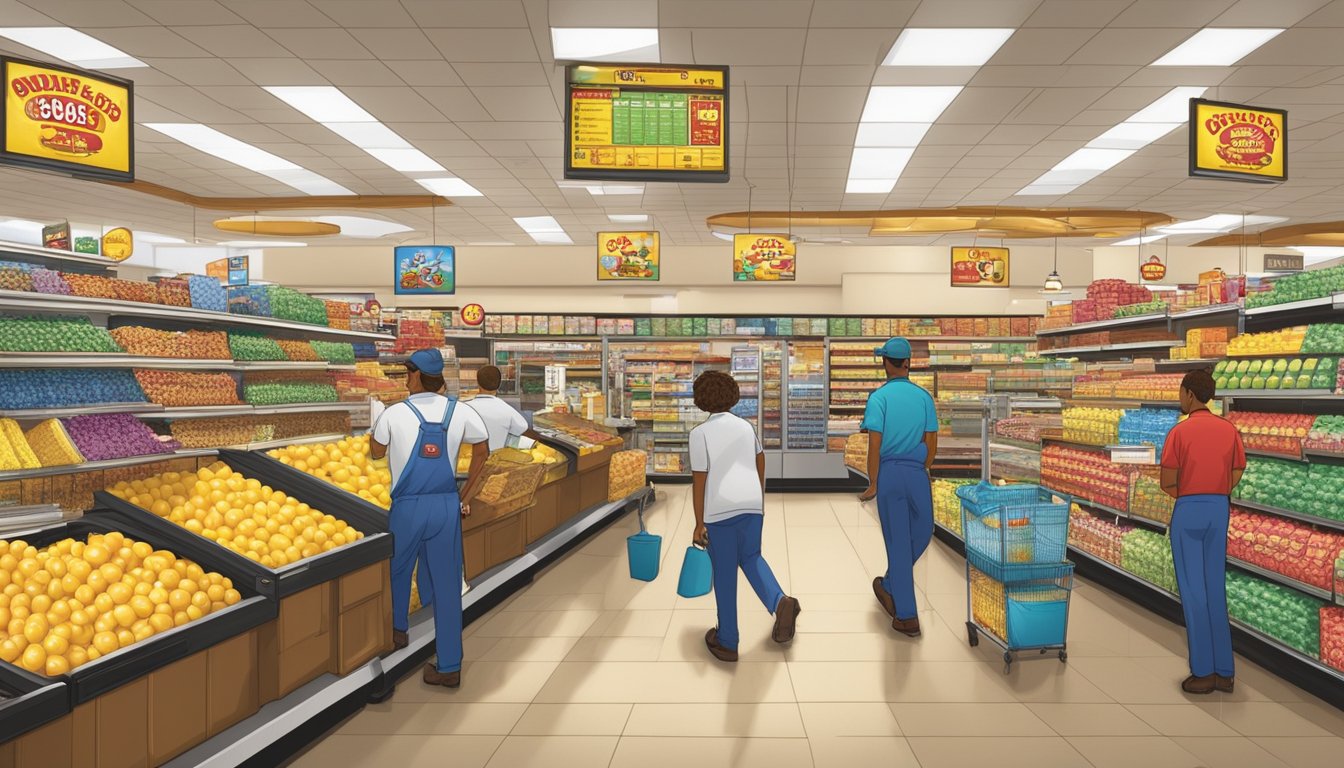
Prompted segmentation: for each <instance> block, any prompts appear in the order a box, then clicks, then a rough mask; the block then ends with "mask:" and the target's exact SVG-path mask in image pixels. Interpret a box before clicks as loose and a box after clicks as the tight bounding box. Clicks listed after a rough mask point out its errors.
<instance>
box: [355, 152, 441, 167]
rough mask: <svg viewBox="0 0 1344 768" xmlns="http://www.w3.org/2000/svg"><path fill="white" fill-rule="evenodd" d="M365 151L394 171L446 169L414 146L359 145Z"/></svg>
mask: <svg viewBox="0 0 1344 768" xmlns="http://www.w3.org/2000/svg"><path fill="white" fill-rule="evenodd" d="M360 149H363V150H364V151H365V152H368V153H369V154H370V155H373V156H374V157H375V158H377V159H379V160H381V161H383V164H385V165H386V166H387V167H389V168H391V169H392V170H394V171H401V172H402V173H416V172H433V173H439V172H442V171H444V170H446V169H445V168H444V167H443V166H442V165H439V164H438V163H436V162H435V161H434V159H433V158H431V157H430V156H429V155H426V154H425V153H424V152H421V151H420V150H418V149H416V148H415V147H406V148H404V149H369V148H367V147H360Z"/></svg>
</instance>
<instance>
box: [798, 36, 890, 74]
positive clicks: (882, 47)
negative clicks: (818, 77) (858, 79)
mask: <svg viewBox="0 0 1344 768" xmlns="http://www.w3.org/2000/svg"><path fill="white" fill-rule="evenodd" d="M897 34H898V31H897V30H894V29H810V30H808V32H807V37H806V45H805V46H804V48H803V64H804V65H806V66H812V65H820V66H825V65H831V64H861V65H863V66H869V67H872V66H876V65H878V64H880V63H881V62H882V59H883V58H884V57H885V56H886V55H887V51H889V50H890V49H891V45H892V43H894V42H895V41H896V35H897Z"/></svg>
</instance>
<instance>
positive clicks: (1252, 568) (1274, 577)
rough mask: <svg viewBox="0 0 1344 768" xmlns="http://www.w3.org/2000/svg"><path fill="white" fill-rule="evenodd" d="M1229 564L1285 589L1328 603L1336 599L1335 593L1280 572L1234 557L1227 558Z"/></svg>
mask: <svg viewBox="0 0 1344 768" xmlns="http://www.w3.org/2000/svg"><path fill="white" fill-rule="evenodd" d="M1227 563H1228V565H1235V566H1236V567H1238V568H1240V569H1242V570H1243V571H1247V572H1248V573H1253V574H1255V575H1256V576H1259V577H1260V578H1262V579H1265V580H1267V581H1272V582H1274V583H1275V584H1282V585H1283V586H1285V587H1290V588H1292V589H1296V590H1297V591H1298V592H1301V593H1303V594H1307V595H1311V596H1312V597H1315V598H1318V599H1320V600H1325V601H1326V602H1329V601H1330V600H1331V598H1333V597H1334V593H1333V592H1331V591H1330V590H1328V589H1321V588H1320V587H1315V586H1312V585H1310V584H1307V583H1304V582H1301V581H1298V580H1297V579H1294V578H1291V577H1289V576H1284V575H1283V574H1282V573H1279V572H1278V571H1271V570H1269V569H1268V568H1261V567H1260V566H1258V565H1254V564H1252V563H1248V562H1246V561H1245V560H1240V559H1238V558H1235V557H1232V556H1231V555H1228V556H1227Z"/></svg>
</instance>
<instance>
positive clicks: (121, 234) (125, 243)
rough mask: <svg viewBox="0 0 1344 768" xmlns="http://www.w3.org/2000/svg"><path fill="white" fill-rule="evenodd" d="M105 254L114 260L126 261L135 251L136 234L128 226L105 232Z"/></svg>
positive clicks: (103, 243) (103, 244)
mask: <svg viewBox="0 0 1344 768" xmlns="http://www.w3.org/2000/svg"><path fill="white" fill-rule="evenodd" d="M102 246H103V255H104V256H106V257H107V258H109V259H111V260H112V261H125V260H127V259H129V258H131V254H132V253H134V252H135V236H134V235H132V234H131V230H129V229H127V228H126V227H117V228H116V229H109V230H108V231H107V232H104V233H103V242H102Z"/></svg>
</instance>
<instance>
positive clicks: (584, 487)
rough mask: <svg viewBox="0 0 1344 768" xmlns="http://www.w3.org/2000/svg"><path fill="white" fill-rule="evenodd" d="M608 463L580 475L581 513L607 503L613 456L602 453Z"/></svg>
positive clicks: (605, 462)
mask: <svg viewBox="0 0 1344 768" xmlns="http://www.w3.org/2000/svg"><path fill="white" fill-rule="evenodd" d="M602 453H603V454H604V455H605V456H606V459H607V460H606V461H604V462H602V463H601V464H598V465H595V466H593V467H592V468H590V469H587V470H584V471H582V472H580V473H579V475H578V477H579V511H585V510H589V509H592V508H593V507H596V506H598V505H599V504H604V503H606V501H607V486H608V484H609V481H610V479H611V478H610V477H609V475H610V471H611V454H610V453H607V452H606V451H603V452H602Z"/></svg>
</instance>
